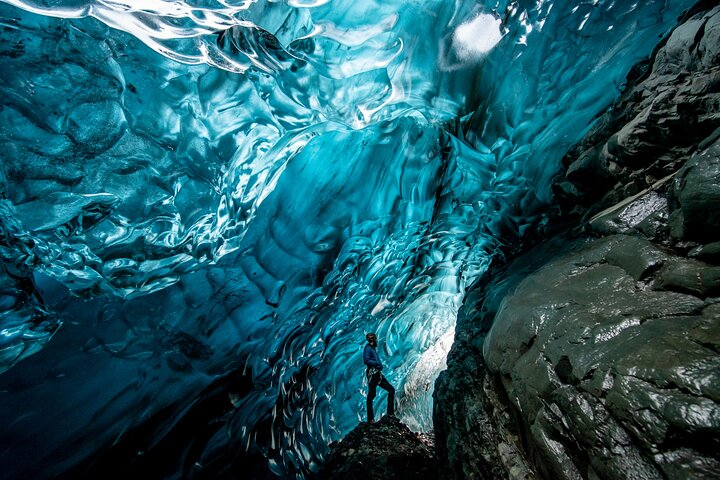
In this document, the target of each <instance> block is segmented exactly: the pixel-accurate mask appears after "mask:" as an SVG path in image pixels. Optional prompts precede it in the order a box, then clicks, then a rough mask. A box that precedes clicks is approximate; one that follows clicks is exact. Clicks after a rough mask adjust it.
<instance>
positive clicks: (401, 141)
mask: <svg viewBox="0 0 720 480" xmlns="http://www.w3.org/2000/svg"><path fill="white" fill-rule="evenodd" d="M3 2H4V3H2V4H0V19H1V22H2V38H3V41H2V44H1V45H0V89H2V99H1V100H0V101H1V102H2V104H1V106H0V117H1V119H0V132H1V135H0V158H2V169H0V194H1V197H0V228H1V229H2V230H1V232H2V233H1V236H0V254H1V255H2V269H0V276H1V277H2V283H1V284H0V285H1V287H2V290H1V291H0V306H1V307H2V308H1V309H0V329H1V330H0V334H1V335H0V372H3V373H2V374H1V375H0V398H2V404H3V408H2V409H1V410H0V411H1V412H2V413H0V419H1V421H0V425H2V427H0V428H2V433H1V435H2V438H3V439H4V441H3V445H2V448H1V450H0V465H2V469H3V471H5V472H6V473H7V474H8V475H9V476H10V478H30V477H33V478H49V477H53V476H59V475H70V476H71V475H73V473H72V472H74V471H76V470H73V469H78V468H80V466H88V465H95V466H97V465H102V462H103V461H108V462H109V461H110V460H107V459H109V458H125V459H127V461H128V462H129V463H133V462H135V463H137V464H138V465H140V464H142V462H146V464H143V465H144V466H146V467H147V465H150V463H151V462H152V461H153V460H152V458H157V456H159V455H166V454H169V453H170V452H174V454H176V455H175V457H174V458H176V460H175V462H174V463H172V462H171V463H170V464H165V465H163V466H162V467H160V466H158V465H154V464H153V465H154V466H153V468H162V469H165V470H162V471H160V473H159V474H158V475H160V474H162V475H165V476H172V475H179V476H181V477H183V478H191V477H193V476H201V475H203V474H205V475H209V474H210V473H213V474H216V475H221V474H222V473H223V472H225V470H224V469H230V468H236V467H237V465H240V464H243V462H247V460H248V459H261V461H260V463H262V464H263V465H266V466H265V467H257V468H258V469H259V470H258V471H257V472H256V474H257V475H258V476H261V475H263V474H264V473H263V472H265V470H264V469H265V468H266V469H267V471H268V472H273V473H274V474H276V475H279V476H300V477H302V476H303V475H306V474H308V473H309V472H313V471H315V470H316V468H317V463H318V460H319V459H321V458H322V456H323V455H324V454H325V453H326V448H327V444H328V443H329V442H330V441H332V440H336V439H338V438H340V437H341V436H342V435H343V434H344V433H346V432H348V431H349V430H350V429H351V428H352V427H353V426H354V425H355V424H356V423H357V422H358V420H359V419H360V418H362V416H363V411H362V407H363V403H364V402H363V398H362V395H361V392H362V390H363V385H362V373H361V372H362V360H361V355H360V351H361V347H362V343H363V338H364V333H365V332H366V331H370V330H373V331H377V332H378V333H379V336H380V337H381V339H382V340H381V343H383V349H384V352H383V355H384V358H386V359H387V360H388V364H389V370H390V372H392V373H391V375H390V379H391V380H392V382H393V383H394V384H395V385H396V386H397V387H398V392H399V393H400V408H399V414H400V416H401V418H402V419H403V420H404V421H405V422H406V423H408V424H409V425H411V426H413V428H415V429H417V430H424V429H429V428H431V426H432V425H431V421H432V415H431V412H432V405H431V398H432V388H433V383H434V379H435V377H436V376H437V374H438V372H439V371H440V370H442V369H443V368H444V356H445V354H446V352H447V350H448V349H449V346H450V344H451V343H452V338H453V331H454V323H455V317H456V314H457V310H458V308H459V306H460V304H461V302H462V299H463V295H464V292H465V289H466V287H467V286H468V285H469V284H470V283H471V282H472V281H473V279H475V278H477V276H478V275H479V274H481V273H482V272H483V271H485V269H486V268H487V266H488V265H489V263H490V262H491V261H492V258H493V256H495V255H500V254H501V252H502V251H503V249H504V248H506V247H507V246H509V245H513V244H515V243H517V242H518V241H519V240H521V239H522V238H524V237H527V236H531V235H533V234H534V233H535V232H537V231H539V230H541V229H542V228H543V226H544V225H545V223H546V222H547V218H548V212H549V209H550V208H551V205H552V194H551V191H550V184H551V179H552V178H553V176H554V175H556V174H557V172H558V168H559V163H560V159H561V158H562V156H563V154H564V153H565V152H566V151H567V150H568V149H569V148H570V146H572V145H573V144H574V143H575V142H577V141H578V140H579V139H580V138H581V137H582V136H583V134H584V133H585V132H587V131H588V129H589V127H590V125H591V124H592V121H593V119H594V118H595V117H596V115H597V114H598V113H599V112H601V111H603V110H604V109H605V108H607V107H608V106H609V105H610V104H611V103H612V101H613V99H614V98H615V97H616V96H617V95H618V92H619V91H620V90H621V89H622V86H623V81H624V79H625V77H626V75H627V73H628V70H629V69H630V67H631V66H632V65H633V64H635V63H636V62H637V61H639V60H641V59H642V58H644V57H646V56H647V55H648V54H649V53H650V52H651V51H652V49H653V48H654V47H655V45H656V44H657V43H658V41H659V40H660V38H661V37H662V36H663V35H664V34H665V33H666V32H667V31H668V30H669V28H670V27H671V26H672V25H673V24H674V21H675V19H676V17H677V16H678V15H679V14H680V13H681V12H682V11H683V10H684V9H686V8H688V7H689V6H690V5H691V4H692V2H690V1H688V0H666V1H662V2H660V1H653V0H639V1H637V2H633V3H632V4H630V3H626V2H618V1H616V0H592V1H579V0H578V1H571V0H554V1H553V0H532V1H530V0H515V1H509V0H495V1H490V0H486V1H481V2H463V1H460V0H458V1H455V2H448V1H441V0H433V1H429V2H428V1H419V0H413V1H409V2H408V1H404V0H392V1H390V0H385V1H375V0H362V1H355V0H333V1H327V0H287V1H252V0H242V1H237V0H224V1H219V0H202V1H197V2H185V1H170V0H157V1H154V2H141V1H126V2H119V1H115V0H106V1H97V2H96V1H92V2H90V1H86V0H66V1H61V0H48V1H40V0H3ZM199 424H202V425H203V427H202V428H200V429H196V428H195V427H194V425H195V426H196V425H199ZM196 430H197V431H196ZM8 439H9V441H5V440H8ZM180 441H182V442H184V443H183V444H182V445H178V442H180ZM108 452H110V453H108ZM112 455H116V457H111V456H112ZM153 455H155V457H153ZM143 458H146V459H148V460H143ZM256 463H257V462H256ZM98 468H99V467H98ZM208 472H210V473H208ZM75 478H77V476H75Z"/></svg>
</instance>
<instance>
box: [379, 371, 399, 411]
mask: <svg viewBox="0 0 720 480" xmlns="http://www.w3.org/2000/svg"><path fill="white" fill-rule="evenodd" d="M379 385H380V388H382V389H383V390H386V391H387V392H388V406H387V413H388V415H395V388H394V387H393V386H392V385H390V382H388V381H387V378H385V375H382V377H381V379H380V383H379Z"/></svg>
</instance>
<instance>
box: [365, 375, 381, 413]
mask: <svg viewBox="0 0 720 480" xmlns="http://www.w3.org/2000/svg"><path fill="white" fill-rule="evenodd" d="M378 377H380V375H379V374H375V375H370V377H368V396H367V418H368V422H370V423H372V422H374V421H375V413H374V412H373V400H374V399H375V391H376V389H377V385H378V381H379V380H380V379H379V378H378Z"/></svg>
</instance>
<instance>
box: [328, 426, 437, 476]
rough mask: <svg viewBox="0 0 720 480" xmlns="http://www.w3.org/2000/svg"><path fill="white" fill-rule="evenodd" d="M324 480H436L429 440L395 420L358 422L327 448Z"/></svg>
mask: <svg viewBox="0 0 720 480" xmlns="http://www.w3.org/2000/svg"><path fill="white" fill-rule="evenodd" d="M319 478H321V479H323V480H335V479H337V480H349V479H357V480H364V479H367V480H403V479H412V480H426V479H427V480H435V479H437V470H436V461H435V455H434V449H433V442H432V437H431V436H428V435H426V434H417V433H413V432H412V431H410V429H409V428H408V427H407V426H406V425H405V424H403V423H401V422H400V420H398V419H397V418H395V417H391V416H384V417H383V418H382V419H381V420H380V421H379V422H375V423H366V422H362V423H360V424H359V425H358V426H357V427H355V429H353V430H352V431H351V432H350V433H348V434H347V435H346V436H345V438H343V439H342V440H341V441H340V442H336V443H333V444H331V445H330V454H329V455H328V457H327V459H326V461H325V464H324V466H323V470H322V471H321V472H320V475H319Z"/></svg>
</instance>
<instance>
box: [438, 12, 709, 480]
mask: <svg viewBox="0 0 720 480" xmlns="http://www.w3.org/2000/svg"><path fill="white" fill-rule="evenodd" d="M719 40H720V7H718V6H716V2H700V3H699V4H698V6H697V7H696V8H695V9H693V10H692V11H690V12H688V14H686V15H685V16H684V17H683V18H681V19H680V25H679V26H678V27H677V28H676V29H675V30H674V31H673V32H672V34H671V35H670V36H669V37H668V38H666V39H665V40H663V42H661V44H660V45H659V46H658V48H657V49H656V51H655V53H654V55H653V57H652V58H651V59H650V60H649V61H648V62H646V63H645V64H642V65H638V66H637V67H636V68H635V69H634V70H633V72H631V74H630V76H629V77H628V83H629V84H628V87H627V89H626V90H625V92H624V93H623V95H622V96H621V98H620V99H619V100H618V102H617V103H616V105H614V107H613V108H612V109H610V110H608V112H606V113H605V114H604V115H603V116H601V117H600V118H598V120H597V122H596V124H595V126H594V128H593V129H592V130H591V131H590V132H589V134H588V135H587V136H586V138H585V139H584V140H583V141H582V142H580V144H579V145H577V146H576V147H575V148H574V149H573V150H572V151H571V152H570V153H569V154H568V155H567V156H566V158H565V160H564V165H565V167H566V170H565V173H564V175H563V176H561V178H559V179H558V180H557V182H556V184H555V187H554V191H555V193H556V196H557V199H558V203H559V207H560V210H561V213H562V217H563V218H565V219H566V220H567V219H568V218H570V219H576V221H575V223H574V226H575V227H576V228H573V229H572V230H570V229H571V227H573V224H572V222H571V224H570V226H569V227H568V231H566V232H565V233H564V234H563V235H561V236H555V237H553V238H547V239H546V240H545V241H544V242H543V243H542V244H541V245H538V246H536V247H535V248H533V249H531V250H529V251H528V252H527V253H525V254H524V255H522V256H520V257H518V258H515V259H513V260H512V261H510V262H506V263H504V264H502V265H500V264H498V265H496V266H494V267H493V268H491V269H490V270H489V271H488V273H487V274H486V275H485V276H484V277H483V278H481V279H480V280H479V281H478V282H477V283H476V284H475V285H474V287H473V291H472V292H471V293H470V294H469V295H468V296H467V298H466V300H465V304H464V305H463V307H462V309H461V311H460V313H459V316H458V326H457V332H456V341H455V344H454V345H453V350H452V351H451V353H450V355H449V357H448V369H447V371H446V372H444V373H443V374H442V375H441V376H440V378H439V379H438V382H437V384H436V388H435V433H436V448H437V453H438V457H439V459H440V462H441V464H443V465H444V468H443V470H442V471H443V472H444V476H445V477H446V478H453V479H455V478H488V479H499V478H513V479H520V478H548V479H576V478H578V479H579V478H603V479H605V478H607V479H621V478H639V479H644V478H648V479H650V478H673V479H675V478H720V213H718V212H720V41H719Z"/></svg>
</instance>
